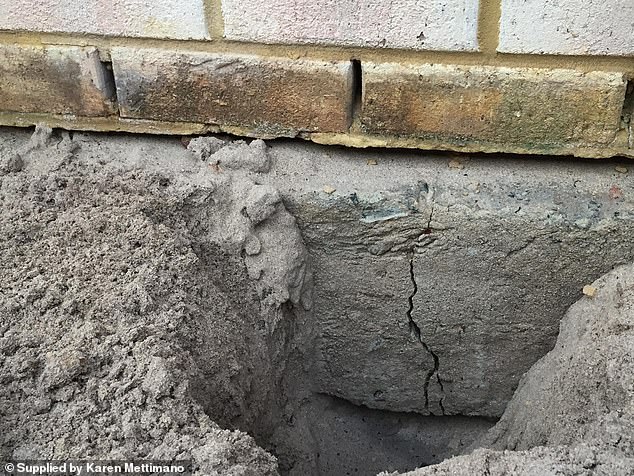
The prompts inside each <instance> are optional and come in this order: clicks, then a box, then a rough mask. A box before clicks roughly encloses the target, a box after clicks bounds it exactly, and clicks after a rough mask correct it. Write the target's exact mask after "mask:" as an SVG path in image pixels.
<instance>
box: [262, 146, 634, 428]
mask: <svg viewBox="0 0 634 476" xmlns="http://www.w3.org/2000/svg"><path fill="white" fill-rule="evenodd" d="M271 156H272V158H273V159H272V160H273V164H274V165H273V168H272V172H271V174H270V175H269V177H270V178H271V179H272V180H274V183H275V184H276V187H277V188H278V189H279V190H280V193H281V194H282V196H283V197H284V200H285V203H286V205H287V207H288V208H289V210H291V212H292V213H293V214H294V215H295V217H296V218H297V220H298V223H299V225H300V228H301V229H302V234H303V237H304V240H305V242H306V244H307V246H308V248H309V250H310V253H311V256H312V259H313V264H314V267H315V270H316V271H315V277H314V279H315V306H314V311H315V317H314V321H315V324H316V326H317V329H319V331H318V334H319V337H318V339H319V342H318V355H317V359H318V363H319V365H318V369H319V374H318V377H319V384H318V388H319V390H320V391H321V392H325V393H328V394H332V395H336V396H338V397H341V398H344V399H346V400H349V401H351V402H353V403H356V404H362V405H366V406H368V407H371V408H379V409H390V410H394V411H416V412H422V413H430V412H433V413H434V414H436V415H440V414H442V413H443V412H444V413H445V414H449V415H456V414H462V415H486V416H500V415H501V414H502V413H503V411H504V408H505V406H506V403H507V402H508V400H509V399H510V398H511V396H512V394H513V391H514V390H515V388H516V387H517V384H518V382H519V379H520V377H521V376H522V375H523V374H524V373H525V372H526V371H527V370H528V369H529V368H530V367H531V365H533V364H534V363H535V362H536V361H537V360H538V359H539V358H540V357H541V356H543V355H544V354H545V353H546V352H547V351H548V350H550V349H551V348H552V346H553V345H554V343H555V339H556V336H557V332H558V327H559V320H560V319H561V316H563V314H564V312H565V310H566V309H567V308H568V306H570V305H571V304H572V303H573V302H574V301H575V300H576V299H577V298H578V297H579V296H580V293H581V289H582V288H583V286H584V285H585V284H588V283H590V282H592V281H593V280H594V279H596V278H597V277H598V276H600V275H602V274H603V273H605V272H606V271H608V270H610V269H611V268H612V267H613V266H614V265H617V264H621V263H626V262H628V261H630V260H632V259H634V250H633V249H632V247H631V245H630V238H629V237H630V236H631V233H632V231H633V230H634V221H633V219H634V200H633V199H634V197H632V196H631V194H630V193H629V190H631V189H632V186H633V182H632V177H631V174H630V173H629V172H628V173H620V172H618V171H616V170H615V168H614V167H615V165H614V163H602V164H599V163H596V162H578V163H575V162H565V161H554V160H546V159H535V160H527V159H520V158H515V159H514V160H513V161H512V162H509V161H501V160H498V159H497V158H495V157H493V158H473V159H471V160H468V159H464V158H460V157H452V156H438V155H436V156H430V155H426V156H425V157H421V156H420V155H417V154H415V153H409V152H395V153H391V154H390V153H386V152H385V151H378V150H374V151H372V150H368V151H352V150H345V149H322V148H318V147H305V146H301V145H294V144H290V143H279V144H278V143H271ZM423 159H424V160H423ZM373 164H376V165H373ZM621 170H623V169H621ZM626 170H627V169H626ZM332 189H334V191H332ZM327 192H331V193H327ZM351 335H354V336H355V338H354V339H350V336H351ZM419 336H420V338H419Z"/></svg>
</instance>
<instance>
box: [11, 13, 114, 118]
mask: <svg viewBox="0 0 634 476" xmlns="http://www.w3.org/2000/svg"><path fill="white" fill-rule="evenodd" d="M0 17H1V13H0ZM114 94H115V91H114V84H113V83H112V81H111V80H109V76H108V73H107V71H106V70H105V66H104V65H103V64H102V63H101V62H100V58H99V53H98V51H97V50H96V49H95V48H79V47H74V46H63V47H58V46H44V47H34V46H17V45H2V46H0V108H1V109H2V110H3V111H14V112H39V113H53V114H77V115H80V116H104V115H108V114H112V113H113V112H114V110H115V108H114V106H113V102H112V99H113V96H114Z"/></svg>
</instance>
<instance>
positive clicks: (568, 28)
mask: <svg viewBox="0 0 634 476" xmlns="http://www.w3.org/2000/svg"><path fill="white" fill-rule="evenodd" d="M632 16H634V4H633V3H632V2H631V1H630V0H612V1H610V2H605V1H603V0H566V1H558V0H536V1H535V0H534V1H530V2H527V1H525V0H502V18H501V20H500V45H499V47H498V51H500V52H504V53H538V54H560V55H629V56H631V55H634V23H632Z"/></svg>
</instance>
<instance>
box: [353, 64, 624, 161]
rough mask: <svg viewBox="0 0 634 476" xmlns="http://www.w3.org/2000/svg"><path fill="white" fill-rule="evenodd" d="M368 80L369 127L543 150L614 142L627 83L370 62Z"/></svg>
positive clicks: (600, 76) (566, 73)
mask: <svg viewBox="0 0 634 476" xmlns="http://www.w3.org/2000/svg"><path fill="white" fill-rule="evenodd" d="M363 77H364V84H363V91H364V95H363V108H362V109H363V110H362V117H361V127H362V129H363V130H364V131H365V132H369V133H373V134H391V135H397V136H410V137H418V138H422V139H425V140H429V141H434V142H440V143H446V144H449V145H450V146H452V147H454V148H455V147H456V146H460V145H468V144H473V143H480V144H489V145H490V144H499V149H500V150H507V149H508V148H520V149H524V150H527V151H530V150H533V151H537V152H541V153H545V152H548V149H549V148H553V149H561V148H570V147H598V146H603V145H609V144H611V143H612V141H613V140H614V139H615V135H616V133H617V131H618V130H619V126H620V115H621V110H622V106H623V100H624V96H625V87H626V84H625V80H624V78H623V75H622V74H619V73H607V72H592V73H583V72H579V71H575V70H564V69H552V70H546V69H535V68H517V69H512V68H501V67H500V68H495V67H478V66H470V67H466V66H465V67H461V66H449V65H422V66H419V67H404V66H400V65H396V64H374V65H372V64H364V75H363Z"/></svg>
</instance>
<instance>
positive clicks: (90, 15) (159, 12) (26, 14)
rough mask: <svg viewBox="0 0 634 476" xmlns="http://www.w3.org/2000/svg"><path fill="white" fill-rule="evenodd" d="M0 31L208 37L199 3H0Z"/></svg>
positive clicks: (128, 0)
mask: <svg viewBox="0 0 634 476" xmlns="http://www.w3.org/2000/svg"><path fill="white" fill-rule="evenodd" d="M0 30H27V31H44V32H65V33H89V34H97V35H110V36H132V37H153V38H174V39H205V38H208V36H209V35H208V33H207V27H206V25H205V10H204V0H152V1H138V0H109V1H102V0H81V1H79V0H78V1H69V0H0Z"/></svg>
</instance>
